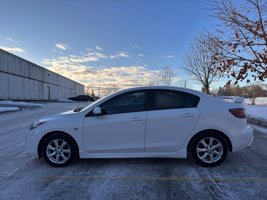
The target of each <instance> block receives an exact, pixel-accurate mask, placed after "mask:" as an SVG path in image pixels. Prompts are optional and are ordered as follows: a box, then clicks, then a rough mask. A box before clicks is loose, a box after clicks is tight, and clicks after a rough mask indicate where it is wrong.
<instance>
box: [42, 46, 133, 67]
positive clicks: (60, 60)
mask: <svg viewBox="0 0 267 200" xmlns="http://www.w3.org/2000/svg"><path fill="white" fill-rule="evenodd" d="M128 57H130V56H129V54H128V53H127V52H119V53H117V54H105V53H103V52H100V51H96V50H93V49H86V51H85V52H83V53H81V54H80V55H68V56H60V57H57V58H53V59H43V60H42V63H43V64H46V65H48V66H54V65H58V64H74V65H76V64H82V63H89V62H96V61H99V60H101V59H116V58H128Z"/></svg>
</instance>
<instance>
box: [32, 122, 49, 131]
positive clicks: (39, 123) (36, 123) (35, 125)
mask: <svg viewBox="0 0 267 200" xmlns="http://www.w3.org/2000/svg"><path fill="white" fill-rule="evenodd" d="M44 123H46V121H37V122H33V123H32V124H31V126H30V129H31V130H32V129H34V128H36V127H38V126H40V125H42V124H44Z"/></svg>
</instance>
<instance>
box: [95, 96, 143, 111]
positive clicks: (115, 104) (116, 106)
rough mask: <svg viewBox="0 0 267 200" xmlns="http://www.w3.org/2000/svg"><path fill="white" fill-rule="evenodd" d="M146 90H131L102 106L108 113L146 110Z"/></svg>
mask: <svg viewBox="0 0 267 200" xmlns="http://www.w3.org/2000/svg"><path fill="white" fill-rule="evenodd" d="M145 99H146V92H143V91H140V92H130V93H127V94H122V95H119V96H117V97H114V98H112V99H110V100H108V101H107V102H105V103H103V104H102V105H101V106H100V107H101V109H103V110H104V111H105V112H106V114H119V113H130V112H140V111H144V110H145Z"/></svg>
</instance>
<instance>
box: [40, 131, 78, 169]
mask: <svg viewBox="0 0 267 200" xmlns="http://www.w3.org/2000/svg"><path fill="white" fill-rule="evenodd" d="M42 153H43V155H44V159H45V160H46V162H47V163H48V164H50V165H52V166H54V167H65V166H67V165H69V164H70V163H71V162H72V161H73V159H74V158H76V155H77V148H76V145H75V143H74V141H73V140H72V138H70V137H69V136H67V135H64V134H60V133H59V134H53V135H51V136H49V137H48V138H47V139H46V140H45V141H44V144H43V152H42Z"/></svg>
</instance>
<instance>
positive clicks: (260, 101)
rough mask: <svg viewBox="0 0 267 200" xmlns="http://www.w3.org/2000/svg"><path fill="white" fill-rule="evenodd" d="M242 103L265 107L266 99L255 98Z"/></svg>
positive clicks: (266, 104)
mask: <svg viewBox="0 0 267 200" xmlns="http://www.w3.org/2000/svg"><path fill="white" fill-rule="evenodd" d="M243 103H244V104H246V105H252V104H255V105H257V106H267V97H257V98H255V99H252V98H248V99H245V100H244V102H243Z"/></svg>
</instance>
